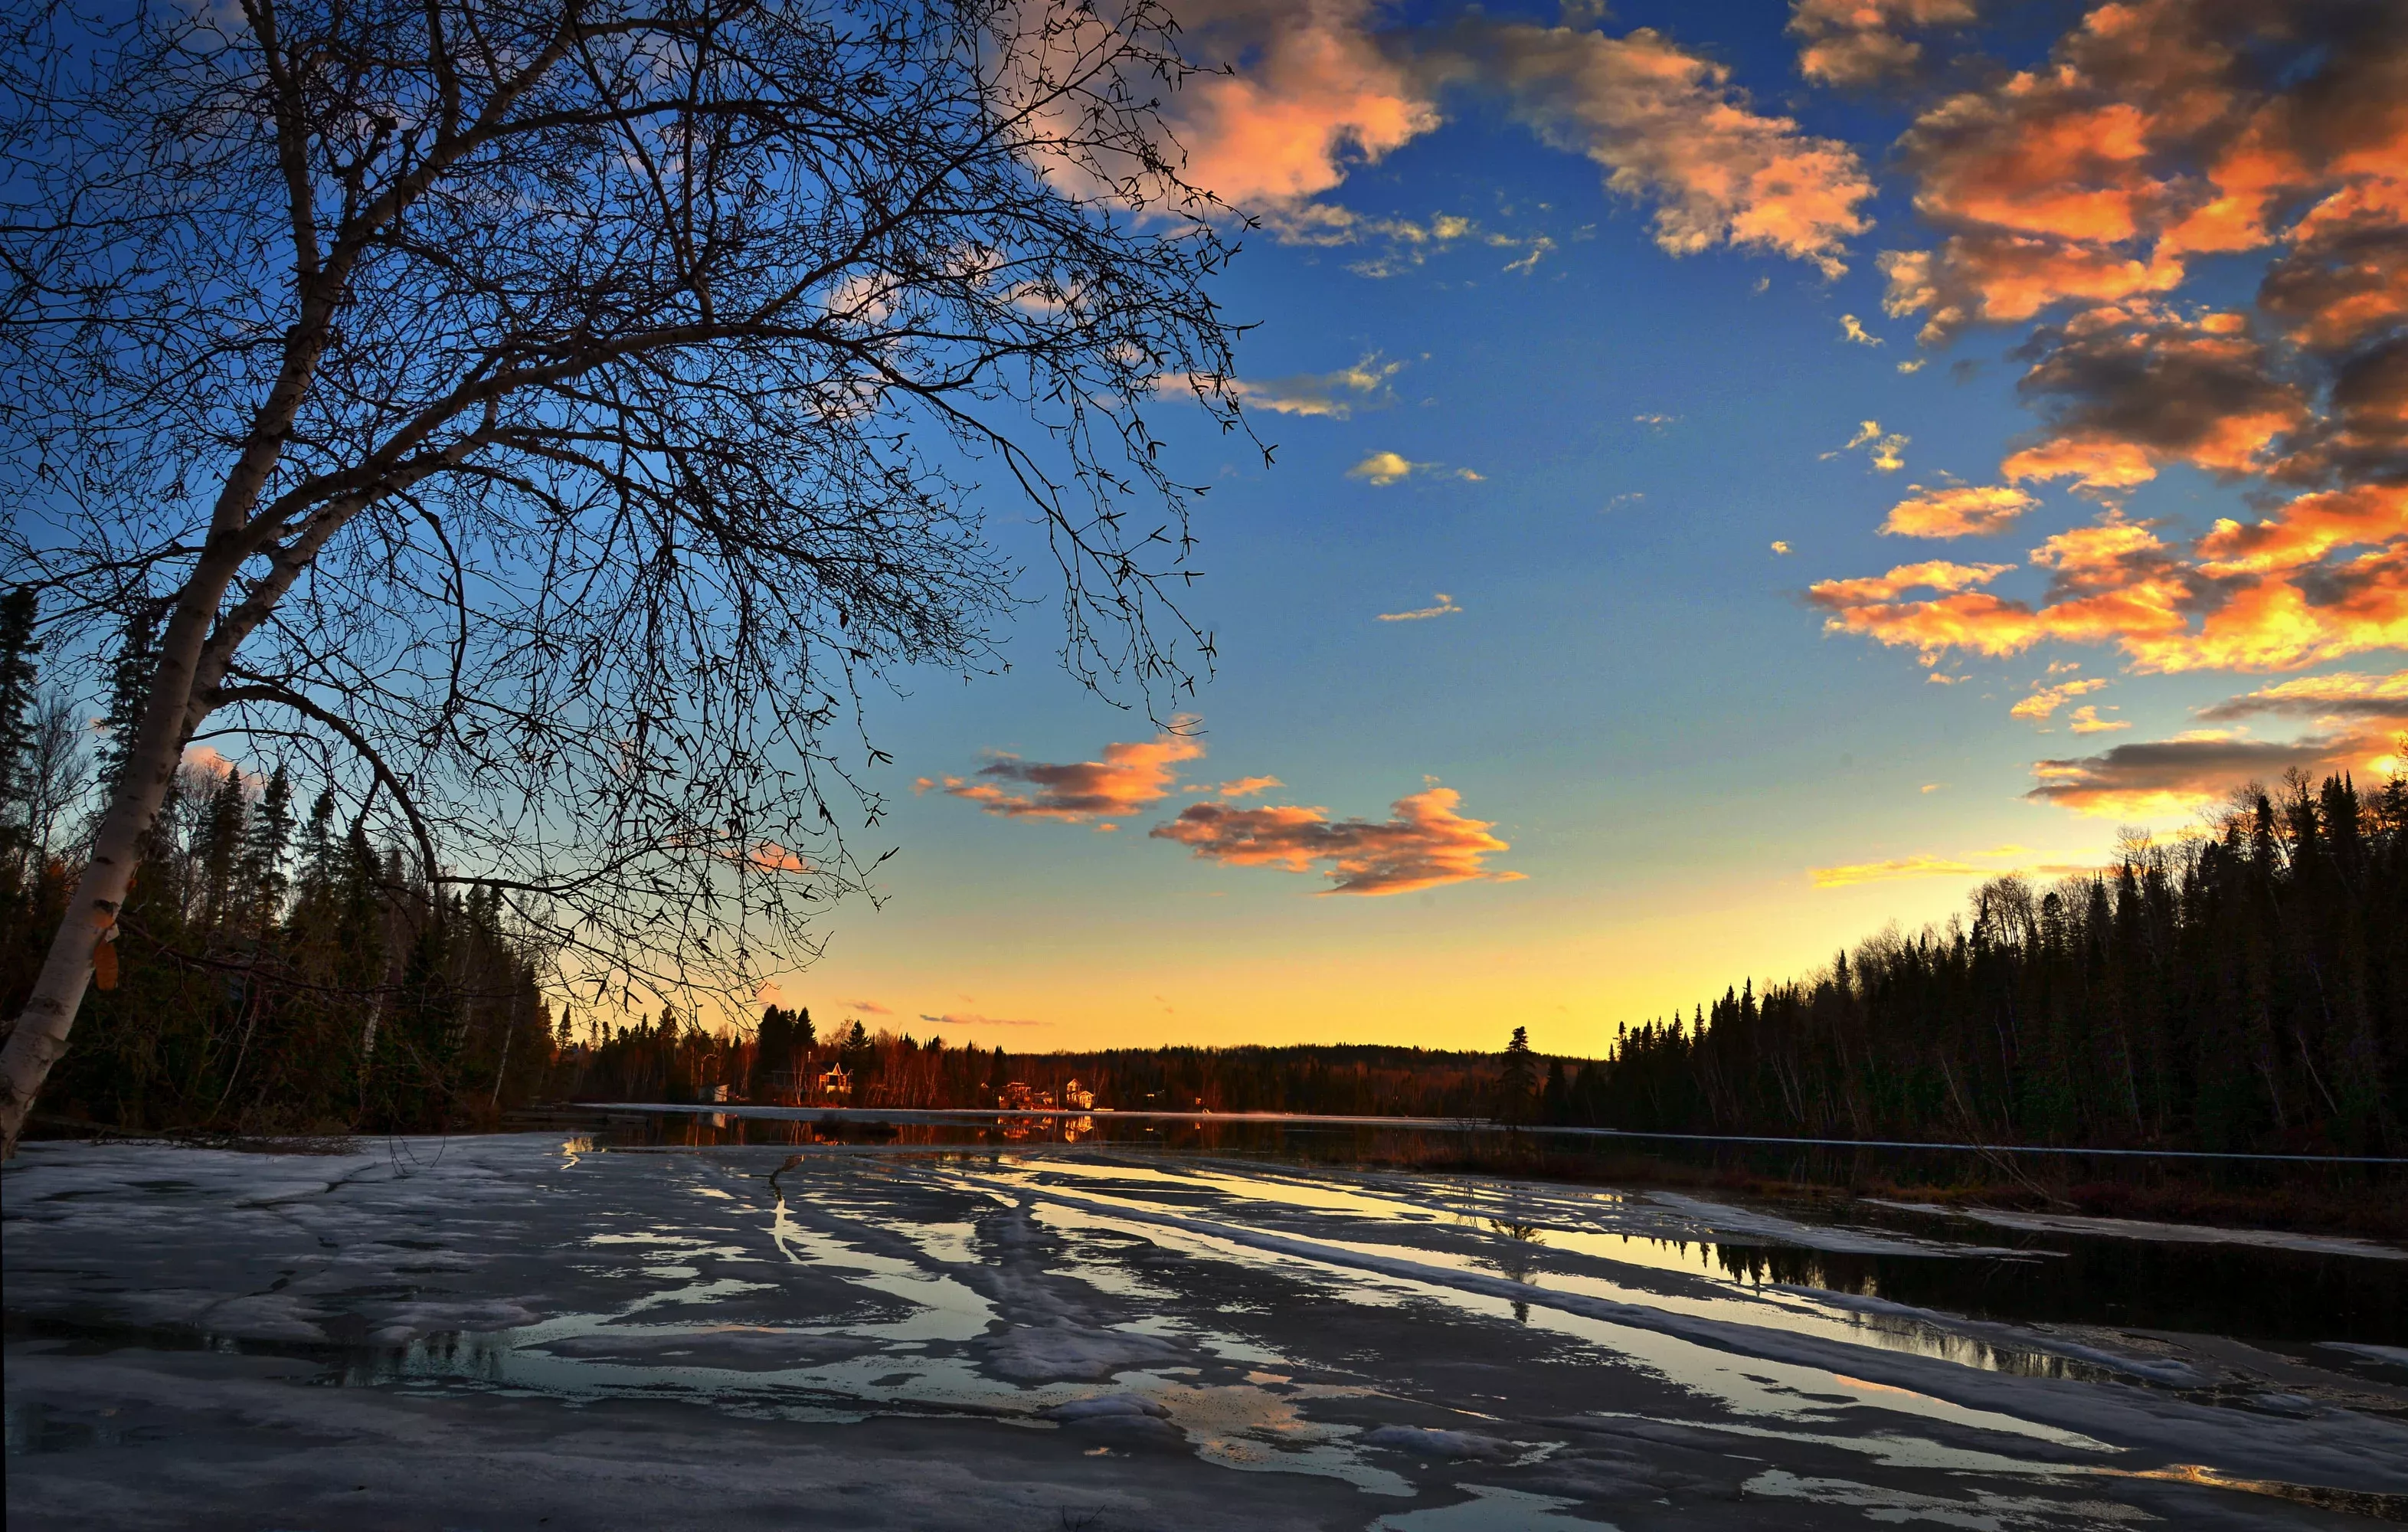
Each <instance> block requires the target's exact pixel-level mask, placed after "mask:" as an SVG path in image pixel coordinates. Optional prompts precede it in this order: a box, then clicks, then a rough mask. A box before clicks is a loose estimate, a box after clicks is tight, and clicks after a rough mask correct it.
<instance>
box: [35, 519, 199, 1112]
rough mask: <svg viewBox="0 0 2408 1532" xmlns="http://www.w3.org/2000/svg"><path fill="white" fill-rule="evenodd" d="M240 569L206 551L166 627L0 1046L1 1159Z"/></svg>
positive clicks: (154, 808) (165, 778) (67, 1014)
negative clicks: (62, 900)
mask: <svg viewBox="0 0 2408 1532" xmlns="http://www.w3.org/2000/svg"><path fill="white" fill-rule="evenodd" d="M238 562H239V557H238V555H237V556H235V557H231V558H230V557H229V556H228V555H226V554H224V553H216V554H204V555H203V557H202V559H201V563H200V566H199V567H198V568H196V569H195V570H194V571H193V579H192V580H191V581H190V582H189V583H187V584H186V585H185V587H184V591H183V594H182V595H181V597H179V599H178V601H177V603H176V610H175V615H174V616H173V617H172V618H171V619H170V620H169V621H168V623H167V634H166V637H165V641H164V642H163V643H162V644H161V646H160V651H159V663H158V669H157V671H156V672H155V674H154V675H153V677H152V680H151V682H150V701H149V702H148V703H147V704H146V705H145V706H144V708H143V711H142V723H141V726H140V728H139V729H138V730H136V734H135V738H134V749H133V751H132V752H130V753H129V754H128V755H127V756H126V758H125V770H124V777H123V780H121V781H119V783H118V784H117V788H116V791H115V793H114V795H112V796H111V797H110V799H109V803H108V813H107V814H106V815H104V816H103V817H102V819H101V822H100V831H99V833H98V834H97V835H96V836H94V837H93V847H92V860H91V862H90V863H89V864H88V865H86V866H85V867H84V871H83V877H82V878H81V879H80V880H79V881H78V882H77V883H76V891H75V896H74V897H73V898H72V899H70V900H69V901H68V902H67V912H66V918H65V919H64V920H62V921H61V922H60V923H59V933H58V935H57V936H56V937H55V938H51V941H50V954H49V956H47V957H46V958H44V959H43V961H42V972H41V977H40V978H39V979H37V980H36V981H35V983H34V990H33V993H32V994H31V995H27V996H26V999H25V1008H24V1009H23V1010H22V1011H20V1012H19V1013H18V1016H17V1024H16V1026H15V1028H14V1029H13V1030H12V1031H11V1032H10V1033H9V1034H8V1043H7V1047H6V1048H5V1049H0V1159H13V1158H15V1157H16V1153H17V1139H18V1137H19V1135H21V1134H22V1133H23V1132H24V1129H25V1119H26V1117H27V1116H28V1115H29V1114H30V1113H31V1112H32V1111H33V1110H34V1100H35V1098H36V1096H38V1095H40V1094H41V1090H42V1081H45V1080H47V1079H49V1078H50V1068H51V1067H52V1066H53V1065H55V1064H57V1063H58V1061H59V1060H60V1059H61V1058H62V1057H63V1056H65V1053H66V1051H67V1033H68V1032H69V1031H71V1030H72V1029H73V1028H74V1026H75V1019H76V1012H77V1010H78V1009H80V1008H81V1007H82V1005H83V995H84V989H85V986H86V985H87V984H89V983H90V982H91V980H92V964H93V947H94V946H96V945H97V944H98V943H99V940H100V936H101V933H102V932H104V931H106V930H108V928H109V927H110V926H111V925H113V924H115V923H116V922H117V916H118V912H119V910H120V909H122V908H123V907H124V904H125V892H126V889H127V888H128V887H129V886H130V885H131V884H132V883H133V881H134V869H135V868H136V866H139V865H140V863H141V860H142V841H143V838H144V837H145V836H147V835H148V834H149V833H150V824H151V822H152V821H153V820H155V819H156V818H157V817H158V814H159V805H160V804H161V803H162V802H163V801H165V798H166V795H167V784H168V783H169V782H170V781H172V780H174V779H175V775H176V768H177V766H178V765H179V763H180V762H181V760H182V757H183V753H184V740H185V739H186V738H187V737H189V736H190V734H191V732H192V729H193V723H194V722H195V721H194V720H193V718H192V717H191V716H190V715H191V713H192V703H193V676H194V674H195V672H196V670H197V667H198V666H199V663H200V658H201V651H202V648H203V646H204V644H206V642H207V641H208V632H209V626H210V623H211V621H212V619H214V618H215V617H216V615H217V609H218V603H219V601H220V599H221V598H222V596H223V595H224V594H225V589H226V586H227V585H228V584H229V583H230V582H231V581H232V580H233V577H234V571H235V567H236V564H237V563H238Z"/></svg>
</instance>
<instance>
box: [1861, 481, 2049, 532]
mask: <svg viewBox="0 0 2408 1532" xmlns="http://www.w3.org/2000/svg"><path fill="white" fill-rule="evenodd" d="M1906 489H1907V498H1905V499H1903V500H1900V501H1899V503H1898V504H1896V505H1894V506H1892V507H1890V508H1889V515H1888V516H1887V517H1886V518H1885V519H1884V521H1883V522H1882V524H1881V532H1882V534H1883V535H1884V536H1885V537H1984V536H1986V535H1988V534H1990V533H1993V532H2004V531H2005V530H2006V529H2007V528H2008V527H2010V526H2013V525H2014V523H2015V518H2017V517H2019V516H2021V515H2022V514H2023V513H2024V512H2025V511H2027V510H2029V509H2030V508H2032V507H2034V506H2036V505H2038V504H2040V502H2039V501H2038V500H2037V499H2035V498H2033V497H2032V495H2031V494H2028V492H2026V491H2023V490H2019V489H2015V488H2013V487H2012V486H2009V485H2004V484H1960V485H1957V486H1954V487H1952V488H1945V489H1936V490H1927V489H1925V488H1924V487H1923V486H1922V485H1920V484H1909V485H1908V486H1907V487H1906Z"/></svg>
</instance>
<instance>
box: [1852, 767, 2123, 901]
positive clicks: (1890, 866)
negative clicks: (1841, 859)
mask: <svg viewBox="0 0 2408 1532" xmlns="http://www.w3.org/2000/svg"><path fill="white" fill-rule="evenodd" d="M1924 791H1925V792H1926V793H1928V792H1930V791H1931V789H1930V788H1929V787H1926V788H1925V789H1924ZM2030 853H2031V848H2029V847H2028V846H1997V847H1993V848H1992V849H1990V850H1989V851H1985V852H1971V853H1970V854H1971V855H1973V856H1977V857H1981V858H1983V859H1984V860H1985V861H1988V862H1991V863H1993V864H1998V863H2000V862H2005V863H2007V864H2008V865H2007V866H1997V865H1993V866H1980V865H1978V864H1976V863H1973V862H1968V861H1963V860H1961V859H1959V858H1957V857H1953V856H1931V855H1926V854H1917V855H1914V856H1893V857H1889V858H1887V859H1885V860H1884V861H1880V862H1850V863H1844V864H1842V865H1841V866H1832V867H1809V868H1807V869H1806V875H1807V877H1808V878H1809V879H1811V880H1813V884H1814V886H1815V887H1816V888H1849V887H1852V886H1854V885H1856V884H1857V883H1886V882H1894V881H1898V880H1899V879H1902V878H1995V877H1997V876H1999V875H2000V873H2002V872H2006V871H2009V870H2013V871H2016V872H2021V873H2026V874H2031V873H2038V874H2041V875H2042V876H2057V877H2062V876H2065V875H2067V874H2070V873H2077V872H2087V871H2089V870H2090V868H2088V867H2086V866H2081V865H2079V864H2071V863H2063V862H2043V863H2040V864H2038V865H2036V866H2033V865H2026V866H2013V859H2014V858H2016V857H2021V856H2028V855H2029V854H2030Z"/></svg>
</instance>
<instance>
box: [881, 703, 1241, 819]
mask: <svg viewBox="0 0 2408 1532" xmlns="http://www.w3.org/2000/svg"><path fill="white" fill-rule="evenodd" d="M1172 722H1173V724H1174V728H1172V729H1167V730H1165V731H1163V732H1162V733H1161V734H1158V735H1156V736H1155V737H1154V738H1152V739H1149V740H1144V741H1140V742H1136V743H1129V744H1113V745H1106V746H1105V747H1104V758H1103V759H1102V760H1100V761H1075V762H1070V763H1068V764H1065V765H1058V766H1057V765H1052V764H1048V763H1046V762H1041V761H1024V760H1022V759H1021V758H1020V757H1019V756H1017V755H1008V754H997V755H996V757H995V759H993V760H991V761H989V762H988V763H987V764H986V765H985V766H981V767H979V769H978V772H977V773H976V775H975V776H973V777H969V778H962V777H947V778H945V779H944V780H942V781H941V782H936V781H932V780H929V779H928V778H925V777H923V778H921V779H920V780H918V781H917V782H915V783H913V784H912V785H913V788H914V790H915V791H919V792H925V791H927V790H928V789H929V788H931V787H941V788H942V789H943V790H944V791H945V792H947V793H949V794H951V795H953V796H954V797H957V798H965V799H968V801H969V802H971V803H975V804H977V805H978V806H979V807H980V808H981V809H983V810H985V811H986V812H988V813H990V814H999V815H1001V816H1003V817H1005V818H1007V819H1052V820H1060V821H1063V822H1065V823H1082V822H1084V821H1090V820H1109V819H1111V818H1114V817H1117V816H1120V815H1125V814H1131V813H1135V812H1137V811H1138V810H1140V809H1147V808H1150V807H1152V806H1153V805H1154V804H1157V803H1160V802H1161V801H1162V800H1163V799H1164V798H1166V797H1168V796H1169V795H1170V790H1171V787H1172V785H1173V784H1174V783H1176V782H1177V781H1178V780H1179V774H1178V772H1179V763H1180V762H1182V761H1193V760H1197V759H1198V758H1200V757H1201V756H1202V755H1203V753H1204V744H1203V741H1201V740H1199V739H1197V738H1195V737H1192V736H1191V735H1188V734H1186V733H1184V732H1180V731H1181V730H1183V729H1184V728H1185V727H1187V726H1190V725H1192V724H1193V723H1195V720H1193V719H1175V720H1173V721H1172Z"/></svg>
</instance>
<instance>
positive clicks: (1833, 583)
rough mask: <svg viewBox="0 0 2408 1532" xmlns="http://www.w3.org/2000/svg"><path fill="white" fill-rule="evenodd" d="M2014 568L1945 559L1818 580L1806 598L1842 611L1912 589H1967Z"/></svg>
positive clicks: (1890, 597) (1808, 589)
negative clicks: (1871, 573)
mask: <svg viewBox="0 0 2408 1532" xmlns="http://www.w3.org/2000/svg"><path fill="white" fill-rule="evenodd" d="M2013 568H2014V565H2012V564H1951V563H1950V562H1948V561H1947V560H1946V559H1929V560H1927V561H1925V562H1924V563H1921V564H1901V565H1899V566H1897V567H1896V568H1894V569H1892V570H1890V572H1889V573H1887V574H1885V575H1874V576H1868V577H1865V578H1862V579H1858V580H1819V581H1817V582H1816V583H1814V584H1813V585H1811V586H1808V587H1807V590H1806V597H1807V599H1808V600H1810V601H1813V602H1814V603H1815V604H1816V605H1818V606H1824V607H1832V608H1837V609H1843V610H1844V609H1849V608H1854V607H1858V606H1863V605H1866V604H1869V603H1875V602H1888V601H1895V600H1896V599H1897V598H1898V597H1899V596H1901V595H1903V594H1906V593H1907V592H1909V591H1914V590H1932V591H1963V590H1970V589H1971V587H1973V586H1976V585H1986V584H1988V583H1989V582H1990V581H1991V580H1996V579H1998V578H1999V577H2000V575H2003V574H2005V573H2006V572H2007V571H2008V570H2010V569H2013Z"/></svg>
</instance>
